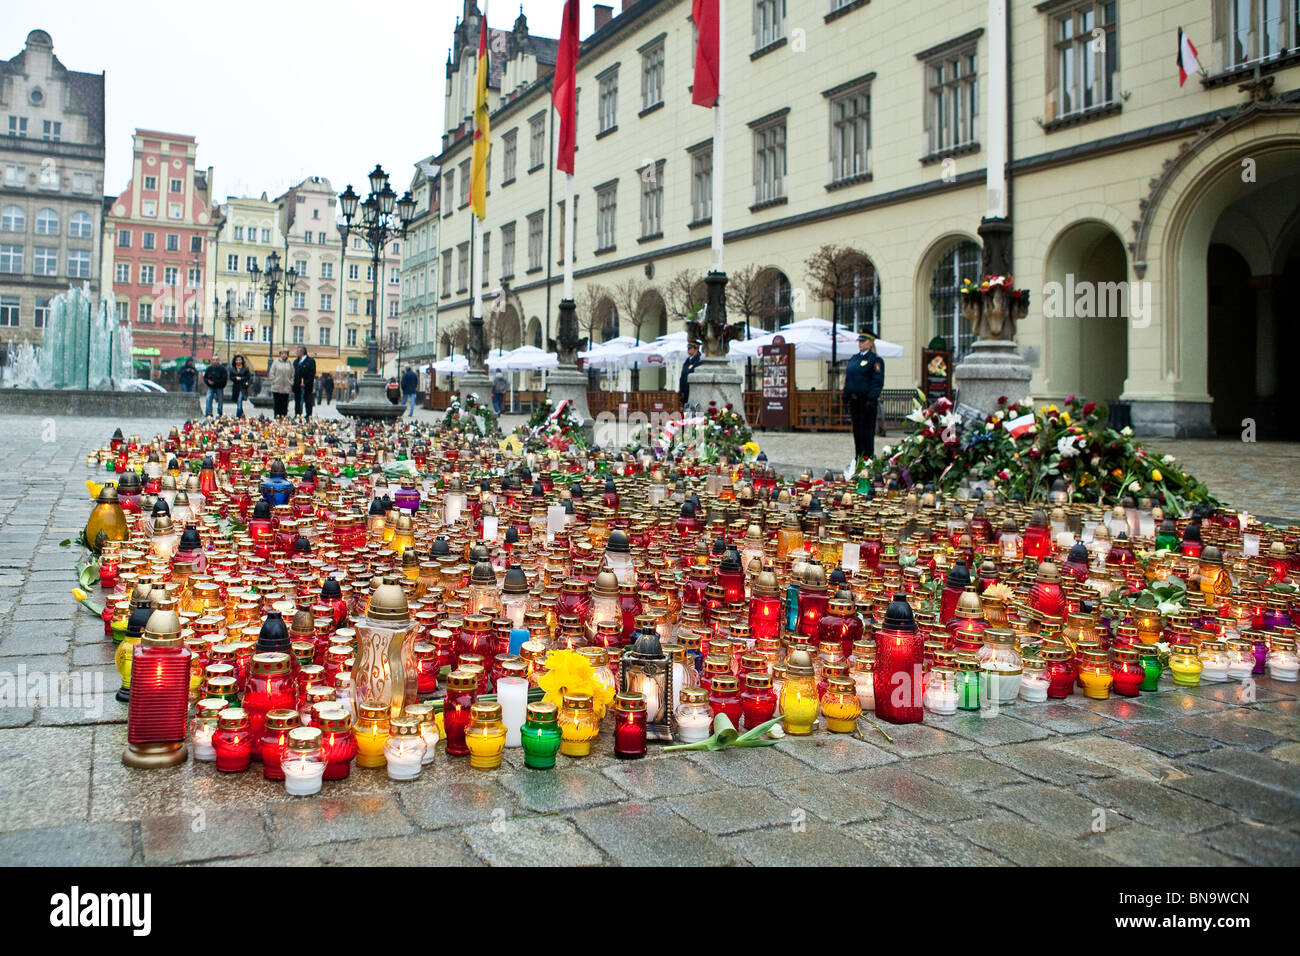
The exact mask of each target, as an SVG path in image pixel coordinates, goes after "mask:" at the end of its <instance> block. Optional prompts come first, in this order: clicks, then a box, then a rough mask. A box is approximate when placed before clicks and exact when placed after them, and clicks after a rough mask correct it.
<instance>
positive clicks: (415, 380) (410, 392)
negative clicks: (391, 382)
mask: <svg viewBox="0 0 1300 956" xmlns="http://www.w3.org/2000/svg"><path fill="white" fill-rule="evenodd" d="M419 395H420V376H419V375H417V374H415V369H413V368H411V366H409V365H408V366H406V371H405V372H403V373H402V401H403V402H405V403H406V414H407V415H409V416H411V417H412V418H414V417H415V400H416V398H418V397H419Z"/></svg>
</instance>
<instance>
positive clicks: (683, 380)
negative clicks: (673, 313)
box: [677, 340, 704, 412]
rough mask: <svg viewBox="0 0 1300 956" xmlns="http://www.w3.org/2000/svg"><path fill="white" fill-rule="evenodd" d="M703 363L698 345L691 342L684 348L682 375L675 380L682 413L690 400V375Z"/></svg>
mask: <svg viewBox="0 0 1300 956" xmlns="http://www.w3.org/2000/svg"><path fill="white" fill-rule="evenodd" d="M703 361H704V358H703V356H701V355H700V343H699V342H696V341H694V340H692V341H691V342H689V343H688V344H687V346H686V361H685V362H683V363H682V374H681V377H680V378H678V380H677V392H678V394H679V395H680V396H681V399H682V411H683V412H685V411H686V403H687V402H688V401H690V398H691V379H690V375H691V373H692V372H694V371H695V370H696V369H697V368H699V367H700V363H701V362H703Z"/></svg>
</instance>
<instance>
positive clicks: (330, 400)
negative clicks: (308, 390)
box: [320, 372, 334, 405]
mask: <svg viewBox="0 0 1300 956" xmlns="http://www.w3.org/2000/svg"><path fill="white" fill-rule="evenodd" d="M320 381H321V389H322V394H323V395H324V396H325V404H327V405H333V404H334V376H333V375H331V374H330V373H329V372H326V373H325V374H324V375H322V376H321V377H320Z"/></svg>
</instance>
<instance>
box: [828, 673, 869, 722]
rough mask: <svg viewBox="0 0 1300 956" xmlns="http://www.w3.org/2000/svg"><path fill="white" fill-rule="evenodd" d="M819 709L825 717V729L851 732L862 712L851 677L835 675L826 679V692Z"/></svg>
mask: <svg viewBox="0 0 1300 956" xmlns="http://www.w3.org/2000/svg"><path fill="white" fill-rule="evenodd" d="M821 711H822V715H823V716H824V717H825V718H826V729H827V730H829V731H831V732H832V733H837V734H848V733H852V732H853V730H854V728H855V727H857V723H858V717H859V716H860V715H861V714H862V703H861V702H860V701H859V700H858V692H857V688H856V687H855V686H854V683H853V679H852V678H850V677H848V676H847V675H845V676H841V675H836V676H833V677H831V678H829V679H828V680H827V682H826V692H825V693H824V694H822V699H821Z"/></svg>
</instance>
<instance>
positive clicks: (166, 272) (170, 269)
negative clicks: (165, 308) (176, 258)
mask: <svg viewBox="0 0 1300 956" xmlns="http://www.w3.org/2000/svg"><path fill="white" fill-rule="evenodd" d="M180 275H181V270H180V269H178V268H177V267H176V266H163V285H166V286H173V287H174V286H175V285H176V284H177V283H178V282H179V281H180Z"/></svg>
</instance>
